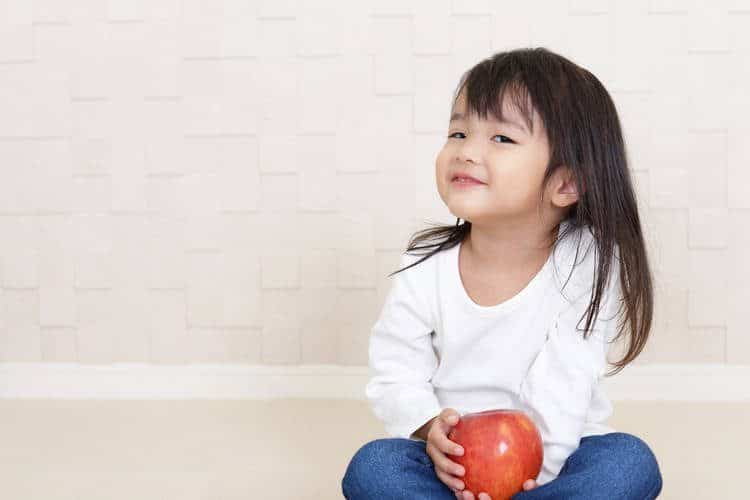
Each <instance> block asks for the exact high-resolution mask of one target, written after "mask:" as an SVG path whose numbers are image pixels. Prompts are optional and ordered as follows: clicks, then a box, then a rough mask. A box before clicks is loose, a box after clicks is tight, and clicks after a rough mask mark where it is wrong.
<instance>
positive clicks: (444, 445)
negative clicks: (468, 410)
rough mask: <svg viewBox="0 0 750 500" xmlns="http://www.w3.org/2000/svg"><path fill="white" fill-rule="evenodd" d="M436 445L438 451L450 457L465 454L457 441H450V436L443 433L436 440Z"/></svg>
mask: <svg viewBox="0 0 750 500" xmlns="http://www.w3.org/2000/svg"><path fill="white" fill-rule="evenodd" d="M435 444H436V445H437V447H438V449H439V450H440V451H442V452H443V453H445V454H448V455H456V456H459V457H460V456H462V455H463V454H464V448H463V446H461V445H460V444H458V443H456V442H455V441H451V440H450V439H448V435H447V434H446V433H445V431H443V432H442V433H440V434H439V435H438V436H437V437H436V438H435Z"/></svg>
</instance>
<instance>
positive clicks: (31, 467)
mask: <svg viewBox="0 0 750 500" xmlns="http://www.w3.org/2000/svg"><path fill="white" fill-rule="evenodd" d="M748 420H750V403H744V404H737V403H718V404H692V403H647V402H615V415H614V417H613V418H612V419H611V420H610V424H612V426H613V427H615V428H616V429H617V430H620V431H624V432H631V433H634V434H636V435H638V436H640V437H641V438H643V439H644V440H646V441H647V442H648V443H649V444H650V445H651V446H652V448H653V449H654V451H655V453H656V455H657V458H658V459H659V461H660V465H661V468H662V474H663V476H664V483H665V484H664V490H663V491H662V495H661V496H660V498H664V499H680V500H684V499H694V498H695V499H698V498H712V499H738V500H739V499H742V498H747V492H745V493H744V494H743V493H742V491H744V490H746V489H747V485H743V482H744V479H745V476H744V473H743V472H742V470H743V469H744V467H743V466H744V463H745V461H746V458H745V456H743V455H742V452H743V451H744V450H746V449H747V448H748V444H750V434H749V433H748V431H747V427H746V422H747V421H748ZM384 436H385V435H384V433H383V431H382V427H381V425H380V423H379V422H378V421H377V420H376V419H375V417H374V416H373V415H372V414H371V413H370V411H369V409H368V407H367V406H366V403H365V402H363V401H336V400H328V401H313V402H311V401H306V400H291V401H237V400H234V401H233V400H227V401H166V402H154V401H136V402H133V401H105V402H101V401H64V400H60V401H50V400H47V401H40V400H2V401H0V498H2V499H8V500H26V499H34V500H37V499H38V500H56V499H78V500H83V499H85V500H89V499H102V500H104V499H106V500H117V499H128V500H134V499H138V500H147V499H160V500H167V499H170V500H171V499H179V500H192V499H201V500H203V499H211V500H229V499H243V500H246V499H261V498H262V499H265V500H271V499H274V500H275V499H284V500H288V499H300V500H301V499H334V498H343V496H342V495H341V493H340V491H341V490H340V483H341V478H342V476H343V473H344V470H345V469H346V465H347V464H348V462H349V459H350V458H351V456H352V455H353V454H354V452H355V451H356V450H357V449H358V448H359V447H360V446H361V445H362V444H364V443H365V442H367V441H369V440H372V439H376V438H379V437H384Z"/></svg>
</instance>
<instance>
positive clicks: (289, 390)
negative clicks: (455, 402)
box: [0, 363, 750, 401]
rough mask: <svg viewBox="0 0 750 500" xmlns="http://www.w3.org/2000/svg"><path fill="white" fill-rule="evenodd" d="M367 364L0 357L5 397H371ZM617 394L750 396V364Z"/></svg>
mask: <svg viewBox="0 0 750 500" xmlns="http://www.w3.org/2000/svg"><path fill="white" fill-rule="evenodd" d="M367 380H368V368H367V367H366V366H364V367H363V366H338V365H303V366H286V365H274V366H263V365H211V364H200V365H150V364H135V363H116V364H112V365H81V364H75V363H0V399H262V400H265V399H280V398H302V399H360V400H363V399H365V395H364V391H365V385H366V384H367ZM603 384H604V387H605V392H606V394H607V395H608V396H609V398H610V399H611V400H613V401H621V400H640V401H644V400H645V401H647V400H665V401H750V366H748V365H721V364H702V365H688V364H651V365H639V366H634V365H630V366H628V367H626V368H625V369H624V370H623V371H622V372H620V373H619V374H617V375H615V376H614V377H611V378H605V379H604V380H603Z"/></svg>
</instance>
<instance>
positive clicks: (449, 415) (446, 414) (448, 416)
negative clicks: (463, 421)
mask: <svg viewBox="0 0 750 500" xmlns="http://www.w3.org/2000/svg"><path fill="white" fill-rule="evenodd" d="M440 417H441V419H442V420H443V422H445V423H446V424H448V425H451V426H452V425H456V424H457V423H458V421H459V419H460V418H461V416H460V415H459V414H458V412H457V411H456V410H455V409H453V408H446V409H445V410H443V412H442V413H441V414H440Z"/></svg>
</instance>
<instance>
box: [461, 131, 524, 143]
mask: <svg viewBox="0 0 750 500" xmlns="http://www.w3.org/2000/svg"><path fill="white" fill-rule="evenodd" d="M456 134H461V135H464V133H463V132H453V133H452V134H450V135H449V136H448V138H449V139H450V138H452V137H453V136H454V135H456ZM492 137H493V138H494V137H505V138H506V139H508V142H510V143H511V144H513V143H515V141H514V140H513V139H511V138H510V137H508V136H505V135H500V134H497V135H494V136H492ZM495 142H497V141H495ZM503 142H504V141H500V144H502V143H503Z"/></svg>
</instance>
